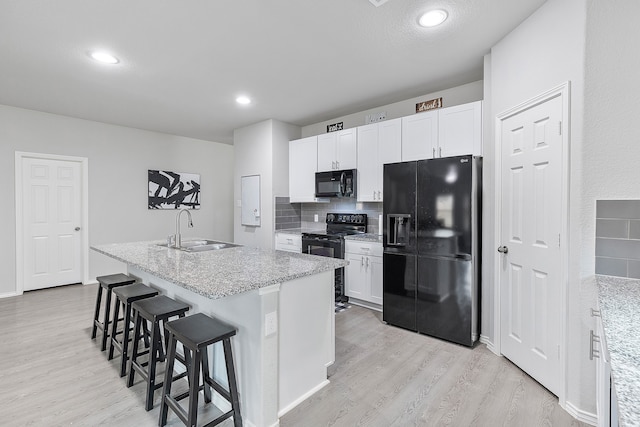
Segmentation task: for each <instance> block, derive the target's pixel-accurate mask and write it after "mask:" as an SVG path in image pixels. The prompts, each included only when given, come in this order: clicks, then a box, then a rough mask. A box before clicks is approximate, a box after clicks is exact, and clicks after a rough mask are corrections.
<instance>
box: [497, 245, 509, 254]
mask: <svg viewBox="0 0 640 427" xmlns="http://www.w3.org/2000/svg"><path fill="white" fill-rule="evenodd" d="M498 252H500V253H501V254H506V253H508V252H509V248H508V247H506V246H500V247H498Z"/></svg>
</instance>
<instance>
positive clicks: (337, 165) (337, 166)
mask: <svg viewBox="0 0 640 427" xmlns="http://www.w3.org/2000/svg"><path fill="white" fill-rule="evenodd" d="M336 169H340V162H339V161H337V160H336Z"/></svg>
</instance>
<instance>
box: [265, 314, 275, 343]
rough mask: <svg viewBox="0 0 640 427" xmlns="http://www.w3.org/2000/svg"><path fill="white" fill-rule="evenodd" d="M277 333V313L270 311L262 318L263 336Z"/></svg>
mask: <svg viewBox="0 0 640 427" xmlns="http://www.w3.org/2000/svg"><path fill="white" fill-rule="evenodd" d="M276 332H278V312H277V311H272V312H271V313H267V314H265V316H264V336H265V337H268V336H269V335H273V334H275V333H276Z"/></svg>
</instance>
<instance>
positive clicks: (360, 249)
mask: <svg viewBox="0 0 640 427" xmlns="http://www.w3.org/2000/svg"><path fill="white" fill-rule="evenodd" d="M344 251H345V252H346V253H348V254H357V255H369V256H382V243H374V242H361V241H358V240H346V241H345V246H344Z"/></svg>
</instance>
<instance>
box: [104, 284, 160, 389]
mask: <svg viewBox="0 0 640 427" xmlns="http://www.w3.org/2000/svg"><path fill="white" fill-rule="evenodd" d="M113 294H114V295H115V296H116V306H115V309H114V310H113V320H112V324H111V345H110V346H109V360H111V359H113V351H114V350H118V351H119V352H120V355H121V359H122V360H121V361H120V376H121V377H124V376H125V375H126V373H127V361H128V360H129V341H130V339H129V331H130V329H131V328H130V325H131V322H132V321H133V316H132V310H131V303H133V302H135V301H139V300H142V299H146V298H151V297H154V296H156V295H158V291H157V290H155V289H152V288H150V287H149V286H146V285H143V284H142V283H133V284H131V285H126V286H119V287H117V288H114V289H113ZM121 303H122V304H123V305H124V316H123V319H124V322H123V328H122V342H121V341H118V334H119V332H118V321H119V318H118V316H119V314H120V313H119V311H120V304H121ZM145 325H146V324H145ZM145 332H147V334H148V331H146V328H145ZM147 334H145V335H144V338H145V339H147ZM145 343H146V345H147V347H149V342H148V340H147V341H145Z"/></svg>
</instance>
